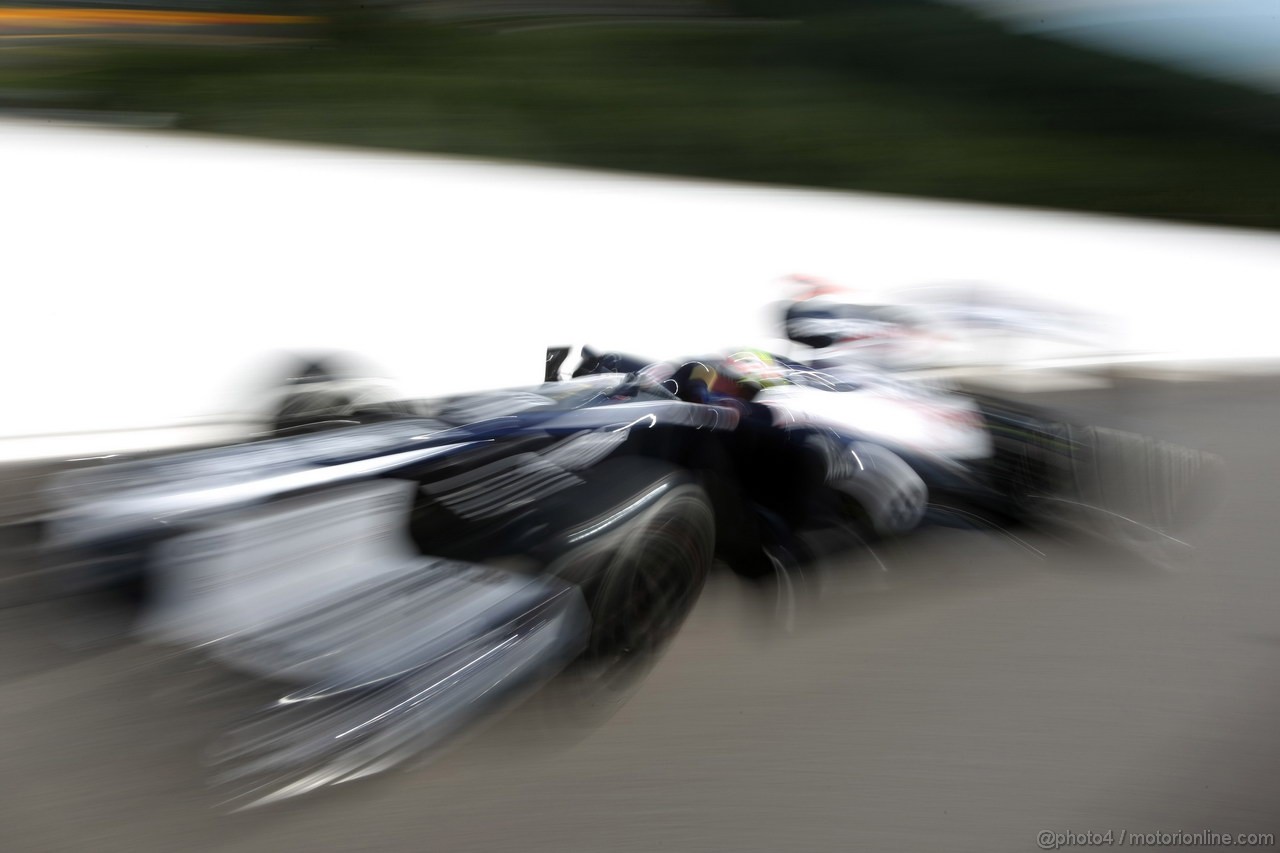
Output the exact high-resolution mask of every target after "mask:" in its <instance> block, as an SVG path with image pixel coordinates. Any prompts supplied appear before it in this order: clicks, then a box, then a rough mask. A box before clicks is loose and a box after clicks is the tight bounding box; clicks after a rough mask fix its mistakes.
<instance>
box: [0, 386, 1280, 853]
mask: <svg viewBox="0 0 1280 853" xmlns="http://www.w3.org/2000/svg"><path fill="white" fill-rule="evenodd" d="M1277 391H1280V382H1278V381H1275V380H1251V381H1240V382H1233V383H1214V384H1210V383H1194V382H1187V383H1172V382H1135V383H1130V384H1127V385H1126V386H1125V387H1123V388H1118V389H1112V390H1108V391H1089V392H1074V393H1072V394H1055V395H1046V396H1045V400H1046V401H1049V400H1052V401H1054V402H1056V403H1059V404H1061V405H1063V406H1067V407H1069V408H1070V409H1073V410H1075V411H1077V412H1079V413H1081V414H1082V416H1084V417H1089V418H1092V419H1093V420H1094V421H1096V422H1102V423H1106V424H1111V425H1117V426H1128V427H1136V428H1141V429H1144V430H1146V431H1148V432H1152V433H1155V434H1157V435H1159V436H1161V437H1164V438H1169V439H1173V440H1178V441H1183V442H1186V443H1190V444H1194V445H1196V446H1199V447H1202V448H1204V449H1207V450H1211V451H1214V452H1217V453H1219V454H1221V455H1222V456H1223V457H1224V458H1225V461H1226V466H1227V470H1228V474H1229V476H1228V479H1227V482H1226V485H1225V489H1224V492H1223V494H1222V496H1221V501H1220V504H1219V506H1218V509H1217V511H1216V512H1215V514H1214V516H1213V517H1212V518H1211V519H1209V520H1208V521H1207V522H1206V523H1205V524H1203V525H1202V526H1201V527H1200V528H1199V529H1198V530H1196V531H1194V532H1193V533H1192V534H1191V535H1190V539H1191V541H1192V543H1193V544H1194V546H1195V547H1194V550H1191V551H1188V552H1186V553H1183V554H1180V555H1178V556H1177V557H1175V558H1174V559H1173V560H1172V561H1171V562H1170V563H1169V564H1167V565H1163V566H1158V565H1150V564H1144V563H1142V562H1140V561H1138V560H1136V559H1133V558H1132V557H1129V556H1126V555H1124V554H1121V553H1117V552H1115V551H1113V550H1108V549H1105V548H1097V547H1086V546H1084V545H1082V544H1080V543H1076V542H1071V541H1056V540H1054V539H1052V538H1050V537H1047V536H1036V537H1032V538H1031V544H1032V545H1034V547H1035V548H1037V549H1039V550H1040V551H1043V552H1044V556H1038V555H1036V554H1034V553H1033V552H1031V551H1029V550H1027V549H1025V548H1023V547H1020V546H1018V545H1017V544H1016V543H1012V542H1010V541H1008V540H1005V539H1003V538H1001V537H999V536H992V535H988V534H982V533H975V532H966V531H955V530H939V531H935V532H931V533H929V534H927V535H922V536H918V537H915V538H913V539H911V540H907V541H904V542H901V543H899V544H897V545H894V546H892V547H885V548H882V549H881V550H880V551H879V557H880V558H881V559H882V560H883V561H884V563H885V564H886V565H887V567H888V571H881V570H880V569H879V568H878V566H877V565H876V563H875V561H874V560H872V559H870V558H869V557H868V556H866V555H857V556H851V557H848V558H845V559H843V560H840V561H836V562H833V563H832V564H831V565H830V566H828V567H827V570H826V571H824V572H823V573H822V575H821V578H820V581H821V589H820V595H816V596H812V597H811V598H810V599H809V600H807V601H802V603H801V605H800V606H799V607H798V608H797V610H796V612H795V613H794V614H793V616H794V619H793V620H791V621H793V622H794V624H793V625H790V626H789V625H788V619H787V618H777V616H776V612H775V610H774V609H773V608H772V605H771V600H766V599H764V598H763V597H761V596H758V595H756V594H754V593H752V592H751V591H750V589H749V588H748V587H746V586H745V585H744V584H742V583H741V582H739V581H737V580H736V579H734V578H732V577H727V576H720V577H717V578H716V579H714V581H713V583H712V584H711V585H710V586H709V587H708V589H707V590H706V592H705V594H704V596H703V598H702V600H701V601H700V603H699V606H698V608H697V610H696V611H695V613H694V615H693V616H692V617H691V620H690V622H689V624H688V625H687V626H686V628H685V630H684V631H683V633H682V634H681V635H680V636H679V638H678V640H677V642H676V644H675V645H674V647H673V648H672V650H671V652H670V653H669V655H668V656H667V657H666V658H665V659H664V661H663V662H662V663H661V664H660V665H659V667H658V669H657V670H656V671H655V672H654V674H653V675H652V676H651V677H650V678H649V680H648V681H647V682H645V684H644V685H643V687H642V689H641V690H640V692H639V693H638V694H637V695H636V696H635V697H634V698H633V700H632V701H631V702H630V703H629V704H628V705H627V706H625V707H624V708H623V709H622V710H621V711H620V712H619V713H618V714H617V715H616V716H614V717H613V718H612V719H611V720H609V721H608V722H607V723H605V724H604V725H602V726H599V727H597V728H593V729H590V730H571V729H569V728H567V727H565V726H556V725H554V724H553V723H551V722H550V719H549V715H548V708H547V706H546V705H545V703H544V704H543V705H538V704H535V705H534V706H532V707H529V708H526V709H522V710H520V711H517V712H515V713H514V714H512V715H510V716H508V717H506V718H505V719H503V720H502V721H501V722H499V723H498V724H496V725H495V726H493V727H491V728H489V729H488V730H486V731H485V732H483V733H482V734H480V735H478V736H477V737H475V738H472V739H471V740H469V741H468V742H466V743H465V744H463V745H461V746H459V747H458V748H457V749H455V750H454V751H452V752H451V753H450V754H448V755H446V756H444V757H442V758H440V759H438V760H437V761H435V762H434V763H432V764H429V765H426V766H420V767H415V768H412V769H410V770H406V771H400V772H395V773H392V774H390V775H388V776H385V777H383V778H380V779H377V780H374V781H372V782H369V783H362V784H358V785H355V786H351V787H348V788H340V789H337V790H335V791H333V792H331V793H328V794H325V795H323V796H319V797H315V798H312V799H309V800H305V799H304V800H300V801H296V802H294V803H291V804H289V805H286V806H284V807H281V808H276V809H272V810H267V811H262V812H258V813H252V814H249V815H245V816H235V817H226V816H221V815H219V814H218V813H216V812H215V811H213V810H212V809H211V808H210V807H209V806H210V799H209V797H208V795H207V793H206V792H205V791H204V790H203V788H202V784H201V776H200V773H199V760H200V751H201V749H202V746H203V745H204V744H205V743H206V742H207V741H208V739H209V737H210V736H211V733H213V732H215V731H216V730H217V729H218V727H219V726H220V725H222V724H223V723H225V722H226V721H227V719H229V715H230V714H232V713H233V711H234V710H235V709H238V708H241V707H243V702H244V700H245V696H244V694H243V693H242V692H240V691H237V690H236V689H235V685H231V684H227V683H224V682H223V681H221V680H219V679H218V678H217V677H215V676H213V675H211V674H209V673H207V672H205V671H203V670H199V669H192V668H190V667H189V666H188V665H187V664H186V663H184V662H183V661H181V660H176V659H169V658H165V657H163V656H162V655H161V654H160V653H159V652H157V651H155V650H151V649H145V648H141V647H136V646H122V647H114V648H107V649H97V650H92V651H84V650H81V651H77V650H75V649H71V648H67V646H66V642H65V641H66V639H67V637H68V636H69V634H72V633H75V632H73V631H71V628H70V627H69V626H79V628H78V629H77V630H87V629H88V626H84V625H82V624H81V623H68V622H66V621H65V620H63V619H61V618H55V617H57V616H60V615H62V614H61V613H60V611H59V610H58V605H55V604H42V605H34V606H27V607H22V608H16V609H9V610H4V611H0V849H3V850H5V851H13V853H27V851H64V850H65V851H77V853H80V852H81V851H93V853H108V852H109V851H177V850H200V851H205V850H208V851H263V853H266V852H267V851H272V853H284V851H329V850H342V851H345V850H358V849H362V850H385V851H426V850H431V851H434V850H449V851H454V850H457V851H507V850H519V851H522V853H530V852H531V851H548V853H564V851H646V853H648V851H659V850H662V851H684V850H690V851H701V850H708V851H793V850H802V851H808V850H813V851H828V850H903V851H925V850H982V851H991V850H1009V851H1019V850H1036V849H1039V848H1038V846H1037V836H1038V833H1040V832H1041V831H1049V832H1056V833H1068V832H1072V833H1087V832H1095V833H1099V834H1104V833H1107V832H1108V831H1111V832H1113V833H1114V834H1115V835H1114V837H1115V838H1117V839H1118V838H1119V836H1120V833H1121V832H1122V831H1124V832H1127V833H1129V834H1132V833H1154V832H1165V833H1174V832H1178V831H1182V832H1185V833H1193V832H1215V833H1247V832H1261V833H1277V832H1280V777H1278V774H1277V770H1278V769H1280V726H1278V725H1277V720H1278V718H1280V666H1278V664H1280V621H1278V620H1277V603H1278V602H1280V570H1278V567H1277V560H1276V551H1277V547H1276V546H1277V543H1278V542H1280V512H1277V509H1278V507H1280V489H1278V487H1277V483H1278V482H1280V454H1277V453H1276V452H1275V451H1274V449H1273V448H1274V444H1275V433H1276V425H1277V424H1280V394H1277ZM1113 846H1118V845H1113ZM1064 849H1065V848H1064ZM1169 849H1179V850H1182V849H1197V848H1195V847H1192V846H1187V845H1179V846H1177V847H1176V848H1169ZM1202 849H1209V848H1208V847H1204V848H1202Z"/></svg>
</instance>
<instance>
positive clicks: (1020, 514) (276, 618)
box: [46, 350, 1213, 807]
mask: <svg viewBox="0 0 1280 853" xmlns="http://www.w3.org/2000/svg"><path fill="white" fill-rule="evenodd" d="M565 355H566V353H564V352H563V351H559V350H557V351H552V352H550V353H549V359H548V378H549V379H551V380H552V381H549V382H547V383H546V384H544V385H541V386H536V387H532V388H526V389H516V390H510V391H501V392H489V393H483V394H475V395H467V396H462V397H454V398H449V399H442V400H421V401H401V402H398V403H395V404H387V403H378V404H373V403H364V404H361V403H358V402H351V401H352V400H353V399H358V397H354V398H353V397H352V396H350V395H348V396H346V397H345V398H344V399H345V400H346V402H336V401H337V400H338V397H332V398H326V396H325V393H324V389H323V388H321V387H318V386H313V385H309V386H307V387H305V388H303V389H300V390H299V391H298V392H297V395H298V396H297V399H293V400H286V401H285V403H284V404H283V405H282V407H281V413H280V418H279V419H278V422H277V423H276V424H275V426H276V427H277V429H276V430H275V432H274V433H273V434H272V435H271V436H269V437H266V438H265V439H264V440H262V441H258V442H252V443H249V444H244V445H238V446H233V447H228V448H221V449H213V450H204V451H193V452H187V453H183V454H179V455H174V456H168V457H160V458H155V459H143V460H137V461H133V462H128V463H120V464H109V465H104V466H102V467H99V468H91V469H87V470H84V471H79V472H73V473H69V474H66V475H64V476H63V478H62V479H61V480H60V481H59V482H58V483H57V484H56V486H55V488H54V490H53V492H52V494H51V503H52V504H53V506H54V507H55V509H54V512H53V513H52V514H51V516H50V517H49V518H48V519H47V522H46V527H47V530H48V536H47V547H46V552H47V556H48V557H49V559H50V560H51V561H52V564H53V565H54V566H59V567H62V570H61V571H60V572H58V573H57V575H56V576H57V577H59V578H61V580H62V582H63V583H64V584H66V585H68V586H69V587H70V588H71V589H73V590H74V591H76V592H80V593H84V594H91V595H95V596H97V595H106V594H110V595H112V596H114V597H116V598H118V599H121V600H123V601H124V602H126V603H127V605H128V606H129V608H130V609H131V610H132V611H134V612H136V614H137V615H136V618H135V619H134V620H133V621H132V623H131V624H132V631H133V632H134V633H135V634H136V635H139V636H141V637H142V638H144V639H147V640H150V641H154V642H160V643H164V644H168V645H172V646H177V647H180V648H183V649H186V650H190V651H192V652H193V653H198V654H200V655H203V656H204V657H206V658H210V659H212V660H213V661H214V662H216V663H217V664H218V665H220V666H222V667H224V668H226V669H229V670H233V671H235V672H238V673H243V674H245V675H248V676H250V677H251V678H254V679H258V680H261V681H262V682H265V683H270V684H276V685H279V691H280V693H281V694H282V695H281V697H280V698H279V699H278V700H277V701H275V702H272V703H271V704H270V705H269V706H267V707H265V708H264V709H263V710H262V711H260V712H259V713H256V714H254V715H252V716H250V717H249V718H248V719H247V720H246V721H245V723H244V725H243V726H240V727H238V728H237V729H236V730H234V731H233V732H230V733H228V735H227V737H226V738H225V740H224V742H223V743H221V744H220V747H219V749H217V750H216V751H215V752H214V755H215V759H216V765H215V766H216V778H217V780H218V781H219V783H220V784H221V785H223V786H225V788H226V789H227V792H228V801H229V803H230V804H231V805H233V806H235V807H246V806H252V805H259V804H263V803H270V802H273V801H276V800H278V799H281V798H285V797H290V796H294V795H297V794H301V793H305V792H307V791H309V790H312V789H314V788H316V787H319V786H323V785H328V784H333V783H338V782H345V781H348V780H352V779H358V778H361V777H364V776H367V775H370V774H373V773H376V772H378V771H380V770H383V769H385V768H387V767H390V766H392V765H395V764H397V763H399V762H401V761H403V760H405V759H407V758H408V757H410V756H412V755H416V754H418V753H421V752H423V751H426V750H431V749H433V748H434V747H437V746H440V745H442V744H443V743H445V742H447V741H448V740H449V739H451V738H452V737H453V736H454V735H456V734H458V733H459V732H461V731H462V730H464V729H465V728H467V727H468V726H469V725H471V724H472V723H474V722H476V721H477V720H479V719H481V718H485V717H488V716H490V715H491V714H492V712H494V711H496V710H499V709H501V708H504V707H509V706H510V705H512V704H513V703H514V702H516V701H518V700H520V699H521V698H523V697H525V696H527V695H528V694H529V693H530V691H532V690H535V689H537V688H539V687H541V686H542V685H544V684H545V683H547V682H548V681H549V680H550V679H551V678H552V677H553V676H556V675H558V674H561V673H563V675H564V679H563V680H562V684H567V685H569V689H568V690H567V692H568V693H569V694H570V695H572V696H573V697H574V698H575V700H576V704H575V705H574V706H573V707H572V708H570V707H569V706H566V709H565V713H570V712H572V713H578V712H579V711H581V710H584V709H585V710H586V711H588V712H589V713H591V714H593V715H596V716H599V715H601V714H607V713H608V711H609V710H610V709H612V708H614V707H616V706H617V704H618V703H619V702H620V701H622V700H623V699H625V697H626V696H627V695H628V692H629V690H630V689H631V687H632V686H634V685H635V684H636V683H637V681H638V679H639V678H640V677H642V676H643V675H644V674H645V672H646V671H647V670H648V668H649V667H650V666H651V665H652V664H653V662H654V661H655V660H656V659H657V658H658V656H659V655H660V654H661V653H662V651H663V650H664V649H665V648H666V647H667V645H668V643H669V642H670V641H671V639H672V637H673V636H674V635H675V634H676V632H677V631H678V630H679V627H680V625H681V624H682V623H683V621H684V619H685V617H686V616H687V614H688V613H689V611H690V609H691V608H692V606H693V603H694V602H695V601H696V598H697V596H698V594H699V592H700V590H701V588H702V585H703V583H704V580H705V578H706V576H707V573H708V571H709V569H710V567H711V564H712V561H713V557H714V556H718V557H719V559H720V560H722V561H723V562H725V563H726V564H728V565H729V566H730V567H732V568H733V569H734V570H735V571H737V572H738V573H739V574H740V575H743V576H746V577H749V578H765V579H767V578H770V577H778V576H780V575H785V573H786V572H788V571H789V570H790V569H791V568H792V567H796V566H802V565H803V564H804V563H805V561H807V560H809V559H811V558H812V557H813V556H814V555H813V554H812V553H811V552H810V550H809V544H808V543H809V539H808V537H807V536H806V534H807V533H809V532H811V531H815V530H820V529H825V528H830V527H840V528H842V529H847V530H849V531H850V532H851V533H853V534H854V535H855V536H857V537H858V538H860V539H861V538H865V537H877V536H896V535H901V534H904V533H908V532H910V531H911V530H913V529H915V528H917V527H919V526H920V525H922V524H926V523H930V522H934V521H939V522H944V523H946V522H951V523H955V522H956V521H957V520H961V521H963V523H966V524H969V523H977V524H980V525H987V526H1002V525H1005V524H1009V523H1014V522H1026V521H1041V520H1050V519H1052V520H1063V519H1067V518H1074V519H1075V520H1077V521H1078V522H1079V524H1080V525H1081V526H1082V527H1085V528H1087V529H1089V530H1091V531H1092V532H1095V533H1100V534H1103V535H1121V531H1122V530H1124V531H1126V532H1124V533H1123V535H1125V536H1127V537H1129V538H1131V539H1133V540H1134V541H1142V542H1157V541H1160V540H1161V539H1163V538H1164V537H1167V536H1168V535H1169V531H1171V530H1173V529H1175V528H1176V527H1177V526H1178V525H1179V524H1180V523H1182V521H1183V520H1184V519H1185V518H1186V516H1187V513H1188V512H1189V511H1190V509H1191V507H1192V504H1193V503H1194V498H1196V497H1198V496H1199V495H1201V494H1203V491H1204V489H1203V483H1204V480H1205V475H1206V473H1207V472H1208V471H1209V470H1210V469H1211V468H1212V467H1213V464H1212V459H1210V458H1209V457H1207V456H1206V455H1204V454H1200V453H1197V452H1194V451H1190V450H1186V449H1182V448H1177V447H1173V446H1171V445H1166V444H1162V443H1160V442H1155V441H1152V440H1149V439H1146V438H1142V437H1138V436H1129V435H1126V434H1121V433H1112V432H1107V431H1103V430H1096V429H1091V428H1087V427H1077V426H1072V425H1069V424H1065V423H1062V422H1060V421H1058V420H1056V419H1054V418H1052V417H1049V416H1047V415H1044V414H1041V413H1035V412H1030V411H1027V410H1025V409H1023V408H1021V407H1014V406H1008V405H1004V404H1001V403H998V402H997V401H994V400H984V399H978V398H974V397H968V396H964V395H958V394H953V393H947V392H944V391H939V390H930V389H927V388H923V387H919V386H914V385H910V384H908V383H906V382H903V381H900V380H898V379H894V378H892V377H890V376H887V375H885V374H883V373H878V372H875V371H870V370H865V369H862V368H855V367H852V366H844V367H837V368H833V369H828V370H817V369H814V368H813V367H811V366H808V365H804V364H801V363H797V362H788V361H785V360H781V359H777V358H775V357H772V356H770V355H768V354H766V353H755V352H750V353H738V354H732V355H729V356H725V357H720V358H714V359H710V358H708V359H698V360H690V361H687V362H684V363H680V364H666V365H647V364H646V363H645V362H644V360H641V359H628V358H627V357H625V356H618V355H603V356H601V355H595V354H592V353H590V352H587V353H586V354H585V356H586V357H585V358H584V359H583V360H582V363H581V364H580V365H578V367H577V368H576V370H574V371H573V372H574V373H575V374H576V375H575V376H573V377H571V378H568V379H565V380H560V379H559V377H558V374H559V367H560V365H561V363H562V362H563V361H564V358H565ZM1137 475H1141V476H1137Z"/></svg>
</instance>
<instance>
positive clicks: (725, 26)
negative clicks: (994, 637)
mask: <svg viewBox="0 0 1280 853" xmlns="http://www.w3.org/2000/svg"><path fill="white" fill-rule="evenodd" d="M0 36H2V40H0V44H3V46H4V47H3V49H2V52H0V107H2V108H3V109H4V110H5V111H6V112H18V113H23V112H25V113H31V112H32V111H61V112H62V114H65V113H66V111H82V112H84V113H86V114H88V113H92V114H94V115H98V116H105V115H107V114H110V113H114V114H116V115H117V116H120V117H122V119H128V118H129V117H133V120H135V121H148V120H149V121H153V122H161V123H164V124H166V125H170V126H174V127H178V128H182V129H187V130H197V131H209V132H216V133H229V134H237V135H246V136H259V137H269V138H275V139H293V140H305V141H308V142H325V143H335V144H340V145H361V146H376V147H380V148H393V149H403V150H421V151H432V152H445V153H452V154H463V155H469V156H479V157H498V158H514V159H520V160H527V161H536V162H545V163H557V164H568V165H574V166H585V167H592V168H605V169H619V170H627V171H638V172H650V173H661V174H674V175H689V176H698V177H709V178H718V179H728V180H734V181H751V182H767V183H782V184H790V185H799V186H811V187H824V188H834V189H846V190H847V189H857V190H870V191H876V192H888V193H905V194H916V195H927V196H931V197H939V198H954V199H972V200H979V201H986V202H1000V203H1011V204H1018V205H1034V206H1046V207H1055V208H1064V209H1072V210H1084V211H1098V212H1106V213H1120V214H1131V215H1136V216H1143V217H1158V218H1163V219H1174V220H1183V221H1193V222H1208V223H1218V224H1230V225H1239V226H1246V227H1253V228H1269V227H1274V226H1275V225H1276V224H1277V218H1276V217H1277V216H1278V215H1280V214H1277V212H1276V206H1275V197H1274V196H1275V194H1274V192H1273V188H1274V187H1275V186H1276V185H1277V182H1278V181H1277V172H1276V170H1277V168H1280V167H1277V165H1276V162H1275V158H1274V156H1272V155H1273V152H1274V146H1275V142H1276V138H1277V133H1280V127H1278V120H1277V116H1276V102H1275V98H1274V93H1275V91H1276V89H1277V86H1280V82H1278V81H1280V77H1278V75H1280V72H1277V71H1276V69H1275V50H1274V48H1275V44H1276V41H1277V37H1278V36H1280V24H1277V23H1276V15H1275V11H1274V9H1273V8H1272V6H1271V4H1269V3H1267V2H1266V0H1253V2H1250V0H1222V2H1212V1H1211V0H1205V2H1194V0H1063V2H1054V3H1049V2H1036V0H1022V2H1019V0H1005V2H1000V0H990V2H983V0H967V1H966V2H953V3H944V2H922V1H920V0H883V2H882V1H881V0H778V2H769V0H687V2H681V0H650V2H635V3H622V2H617V3H615V2H606V0H565V2H558V3H539V2H535V0H528V2H499V0H492V2H491V0H472V2H445V0H440V1H439V2H428V0H422V2H408V0H404V2H394V1H393V0H382V2H370V3H363V4H356V3H346V2H341V0H332V2H329V3H327V4H326V3H323V2H304V0H296V2H290V1H289V0H278V2H275V3H257V2H249V0H227V2H214V0H199V2H195V0H193V2H185V3H179V2H173V3H170V4H168V5H164V4H151V3H132V2H131V3H120V4H109V3H106V2H101V3H99V2H94V3H89V2H79V3H76V2H44V3H30V4H16V3H15V4H6V5H5V7H4V8H3V9H2V10H0ZM148 117H149V118H148Z"/></svg>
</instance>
